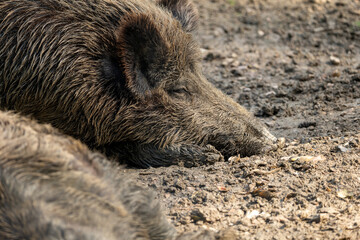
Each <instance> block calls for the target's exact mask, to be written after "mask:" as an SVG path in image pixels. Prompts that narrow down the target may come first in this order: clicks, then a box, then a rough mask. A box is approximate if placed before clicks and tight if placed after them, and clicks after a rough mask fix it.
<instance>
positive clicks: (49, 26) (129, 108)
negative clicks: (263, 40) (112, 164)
mask: <svg viewBox="0 0 360 240" xmlns="http://www.w3.org/2000/svg"><path fill="white" fill-rule="evenodd" d="M197 21H198V15H197V11H196V9H195V8H194V6H193V5H192V4H191V3H190V2H188V1H187V0H160V1H150V0H86V1H78V0H46V1H45V0H2V1H0V46H1V48H0V108H1V109H7V110H15V111H17V112H20V113H22V114H26V115H31V116H33V117H34V118H36V119H37V120H38V121H40V122H43V123H50V124H51V125H52V126H54V127H56V128H58V129H60V130H61V131H62V132H63V133H65V134H67V135H71V136H73V137H75V138H77V139H79V140H81V141H82V142H84V143H85V144H87V145H88V146H89V147H90V148H92V149H98V150H100V151H102V152H103V153H105V154H106V155H107V156H108V157H111V158H113V159H117V160H118V161H120V162H127V163H131V164H133V165H136V166H138V167H149V166H167V165H171V164H182V165H185V166H194V165H201V164H205V163H211V162H215V161H220V160H222V159H223V158H224V156H225V157H229V156H231V155H235V154H240V155H241V156H248V155H252V154H257V153H261V152H263V151H264V150H267V149H268V148H269V146H271V145H272V143H273V142H274V141H276V138H275V137H274V136H273V135H272V134H271V133H270V132H269V131H268V130H267V129H266V127H265V126H264V125H263V124H262V123H261V122H260V121H259V120H257V119H256V118H254V116H253V115H252V114H251V113H249V112H248V111H247V110H246V109H245V108H243V107H242V106H240V105H239V104H237V103H236V102H235V101H233V100H232V99H230V98H229V97H228V96H226V95H224V94H223V93H222V92H221V91H220V90H218V89H216V88H215V87H214V86H213V85H211V84H210V83H209V82H208V81H207V80H206V79H205V78H204V76H203V74H202V70H201V57H200V51H199V46H198V44H197V43H196V42H195V40H194V38H193V36H192V34H193V31H194V29H196V25H197Z"/></svg>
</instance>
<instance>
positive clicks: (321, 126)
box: [126, 0, 360, 239]
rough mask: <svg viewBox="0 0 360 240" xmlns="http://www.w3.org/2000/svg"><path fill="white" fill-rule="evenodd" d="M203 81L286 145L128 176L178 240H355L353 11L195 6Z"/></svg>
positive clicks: (303, 5) (359, 66)
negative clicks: (229, 238) (217, 235)
mask: <svg viewBox="0 0 360 240" xmlns="http://www.w3.org/2000/svg"><path fill="white" fill-rule="evenodd" d="M196 4H197V6H198V8H199V12H200V16H201V18H200V26H199V31H198V33H197V38H198V40H199V41H200V44H201V47H202V50H203V55H204V64H203V65H204V73H205V75H206V76H207V78H208V79H209V80H210V81H211V82H212V83H214V84H215V85H216V86H217V87H218V88H220V89H221V90H223V91H224V92H225V93H227V94H229V95H230V96H231V97H232V98H234V99H235V100H236V101H238V102H239V103H240V104H242V105H243V106H245V107H247V108H248V109H249V110H250V111H252V112H254V114H255V115H256V116H258V117H259V118H262V120H263V121H264V122H265V123H266V124H267V125H268V127H269V129H270V130H271V131H272V132H273V133H274V134H275V135H276V136H278V137H285V138H286V139H287V141H286V143H285V146H284V147H283V148H282V149H278V150H277V151H274V152H270V153H269V154H267V155H264V156H252V157H248V158H240V157H237V156H234V157H232V158H231V159H230V160H229V161H227V162H220V163H217V164H215V165H213V166H204V167H198V168H190V169H188V168H183V167H179V166H172V167H168V168H157V169H146V170H135V169H127V170H126V171H127V174H129V175H132V176H134V177H135V178H137V179H139V181H141V182H143V183H144V184H145V185H148V186H149V187H150V188H152V189H154V190H155V191H156V192H157V193H158V194H159V195H158V196H159V199H160V200H161V201H162V203H163V205H164V210H165V211H166V212H167V214H168V217H169V218H170V219H171V220H172V222H173V223H174V224H175V226H176V227H177V228H178V230H180V231H185V230H186V231H189V230H196V229H199V228H208V229H213V230H221V229H227V228H230V229H232V230H234V231H235V232H236V234H237V235H238V238H239V239H334V238H335V239H360V164H359V161H360V117H359V116H360V3H359V1H350V0H339V1H332V0H307V1H305V0H304V1H300V0H290V1H281V0H272V1H257V0H199V1H197V2H196Z"/></svg>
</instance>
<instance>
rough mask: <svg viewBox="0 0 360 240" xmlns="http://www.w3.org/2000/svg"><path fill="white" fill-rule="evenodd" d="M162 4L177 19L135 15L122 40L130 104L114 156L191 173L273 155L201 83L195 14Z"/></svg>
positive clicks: (247, 122) (233, 109)
mask: <svg viewBox="0 0 360 240" xmlns="http://www.w3.org/2000/svg"><path fill="white" fill-rule="evenodd" d="M160 4H161V5H162V6H163V7H164V9H165V11H166V10H167V11H169V12H168V13H167V14H172V17H165V18H161V15H160V16H159V15H150V16H149V15H144V14H134V15H130V16H128V17H127V18H126V19H125V20H124V21H123V22H122V25H121V27H120V28H119V29H118V31H117V32H116V38H117V41H116V42H117V55H118V57H119V59H120V65H121V68H122V72H123V73H124V79H125V83H124V85H125V88H127V89H128V90H129V92H130V95H131V97H130V98H131V99H132V101H130V102H129V105H128V106H127V107H126V109H124V112H123V113H121V114H118V118H119V119H118V120H119V121H120V122H121V125H120V126H118V127H119V130H120V129H121V130H120V131H119V133H120V134H121V135H122V136H121V137H120V139H122V141H121V142H118V143H117V144H115V145H114V144H111V147H110V149H111V148H112V150H111V151H114V149H117V151H120V152H126V155H129V154H130V155H131V158H132V161H133V162H134V163H135V164H137V165H140V166H161V165H168V164H172V163H173V162H176V161H177V162H179V161H180V162H184V163H185V165H188V166H192V165H194V164H195V165H196V164H201V163H202V162H209V161H210V162H211V161H217V160H220V159H222V155H224V156H225V157H229V156H231V155H235V154H240V155H241V156H248V155H252V154H256V153H260V152H261V151H263V150H264V149H267V148H268V147H269V146H270V145H271V143H272V142H274V141H275V140H276V138H275V137H274V136H273V135H272V134H271V133H270V132H269V131H268V130H267V129H266V127H265V126H264V125H263V124H262V123H261V122H260V121H259V120H257V119H256V118H255V117H254V116H253V115H252V114H251V113H249V112H248V111H247V110H246V109H245V108H244V107H242V106H240V105H239V104H238V103H236V102H235V101H233V100H232V99H231V98H229V97H228V96H226V95H225V94H223V93H222V92H221V91H220V90H218V89H216V88H215V87H214V86H213V85H212V84H211V83H209V82H208V81H207V80H206V79H205V77H204V76H203V74H202V70H201V56H200V48H199V46H198V44H197V43H196V42H195V41H194V39H193V36H192V30H194V28H195V26H196V23H197V12H196V11H195V10H194V8H193V6H192V5H191V4H189V3H188V2H187V1H184V0H182V1H174V0H173V1H171V0H164V1H162V2H160ZM120 146H121V147H120ZM212 146H213V147H212ZM119 147H120V148H123V149H122V150H120V149H119ZM124 149H127V150H124Z"/></svg>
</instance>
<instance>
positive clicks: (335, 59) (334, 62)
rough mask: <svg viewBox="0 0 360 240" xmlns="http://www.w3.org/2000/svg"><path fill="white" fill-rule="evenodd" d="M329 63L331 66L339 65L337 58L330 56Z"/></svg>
mask: <svg viewBox="0 0 360 240" xmlns="http://www.w3.org/2000/svg"><path fill="white" fill-rule="evenodd" d="M330 63H331V64H332V65H339V64H340V59H339V58H337V57H334V56H331V57H330Z"/></svg>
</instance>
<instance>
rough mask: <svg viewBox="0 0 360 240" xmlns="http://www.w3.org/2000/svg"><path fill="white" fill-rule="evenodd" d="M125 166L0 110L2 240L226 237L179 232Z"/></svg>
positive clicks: (0, 228)
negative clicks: (124, 170) (125, 172)
mask: <svg viewBox="0 0 360 240" xmlns="http://www.w3.org/2000/svg"><path fill="white" fill-rule="evenodd" d="M120 170H121V168H120V167H119V166H117V165H116V164H115V163H111V162H110V161H108V160H106V159H105V157H103V156H102V155H101V154H99V153H93V152H91V151H89V149H88V148H87V147H86V146H85V145H83V144H82V143H80V142H79V141H78V140H74V139H73V138H71V137H65V136H62V134H60V133H59V132H58V131H56V130H55V129H53V128H52V127H50V126H49V125H39V124H37V123H36V122H34V121H31V120H29V119H27V118H24V117H19V116H18V115H14V114H11V113H5V112H1V111H0V239H7V240H20V239H21V240H22V239H24V240H25V239H27V240H30V239H36V240H43V239H44V240H102V239H103V240H119V239H124V240H131V239H134V240H135V239H139V240H141V239H143V240H145V239H156V240H161V239H163V240H165V239H167V240H175V239H176V240H180V239H183V240H185V239H194V240H201V239H203V240H205V239H206V240H211V239H213V240H215V239H222V236H221V233H220V234H215V233H213V232H210V231H202V232H197V233H188V234H178V233H177V232H176V231H175V229H174V227H173V226H172V225H170V224H169V223H168V221H167V220H166V217H165V215H163V214H162V212H161V211H160V210H161V209H160V207H159V203H158V201H157V200H155V196H154V194H153V193H152V192H149V191H148V190H145V189H144V188H143V187H141V186H139V185H137V184H135V183H134V182H132V181H131V180H129V179H128V177H126V176H123V174H122V173H121V171H120ZM217 235H218V236H217ZM226 239H228V238H226Z"/></svg>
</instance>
